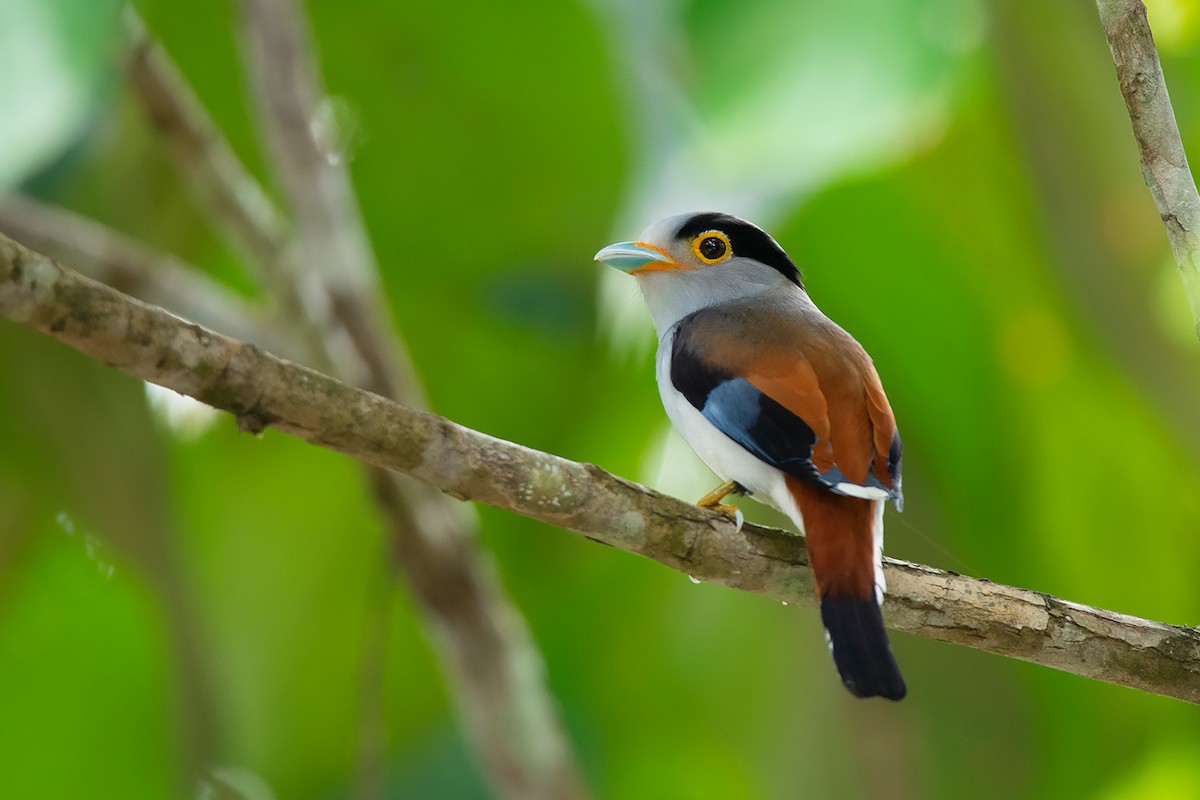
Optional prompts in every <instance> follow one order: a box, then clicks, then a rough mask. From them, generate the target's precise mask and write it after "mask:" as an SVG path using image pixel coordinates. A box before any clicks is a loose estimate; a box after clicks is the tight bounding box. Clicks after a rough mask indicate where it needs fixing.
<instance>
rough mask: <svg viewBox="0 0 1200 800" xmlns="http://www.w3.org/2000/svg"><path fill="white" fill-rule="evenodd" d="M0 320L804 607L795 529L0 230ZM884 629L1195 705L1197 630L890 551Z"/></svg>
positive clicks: (443, 484)
mask: <svg viewBox="0 0 1200 800" xmlns="http://www.w3.org/2000/svg"><path fill="white" fill-rule="evenodd" d="M0 315H3V316H5V317H7V318H9V319H11V320H13V321H15V322H18V323H21V324H24V325H28V326H30V327H32V328H34V329H36V330H39V331H41V332H43V333H46V334H49V335H51V336H53V337H55V338H57V339H59V340H60V341H62V342H64V343H66V344H68V345H70V346H72V347H74V348H76V349H77V350H79V351H80V352H83V353H86V354H88V355H91V356H93V357H95V358H99V359H102V360H103V361H105V362H106V363H109V364H112V365H113V366H116V367H117V368H119V369H121V370H122V371H124V372H126V373H128V374H130V375H133V376H134V377H138V378H141V379H143V380H147V381H150V382H153V383H157V384H159V385H162V386H166V387H167V388H170V389H174V390H175V391H179V392H183V393H187V394H189V395H191V396H192V397H195V398H196V399H198V400H201V401H202V402H205V403H209V404H211V405H214V406H215V407H217V408H220V409H222V410H224V411H229V412H230V413H233V414H235V415H237V416H238V419H239V424H241V425H242V426H243V427H246V426H247V423H246V420H250V423H249V425H250V427H252V428H254V429H258V430H261V429H262V427H263V426H265V425H270V426H271V427H275V428H278V429H279V430H282V431H285V432H287V433H290V434H292V435H294V436H298V437H299V438H301V439H304V440H305V441H308V442H310V443H313V444H318V445H321V446H322V447H328V448H331V449H333V450H336V451H338V452H341V453H344V454H346V455H349V456H351V457H354V458H357V459H359V460H362V461H365V462H366V463H369V464H372V465H374V466H375V467H376V468H387V469H393V470H397V471H399V472H403V473H406V474H409V475H412V476H413V477H416V478H418V479H420V480H421V481H423V482H425V483H426V484H428V485H429V486H431V487H433V488H436V489H439V490H441V491H443V492H446V493H448V494H450V495H451V496H453V497H456V498H460V499H465V500H475V501H478V502H483V503H487V504H489V505H493V506H496V507H498V508H504V509H508V510H510V511H515V512H517V513H519V514H523V515H526V516H529V517H533V518H535V519H540V520H542V521H544V522H548V523H550V524H553V525H557V526H560V527H564V528H568V529H570V530H575V531H578V532H580V533H583V534H584V535H586V536H587V537H588V538H590V539H594V540H595V541H599V542H602V543H604V544H608V545H612V546H614V547H617V548H620V549H622V550H626V551H628V552H631V553H637V554H638V555H643V556H646V557H647V558H651V559H654V560H656V561H659V562H661V563H663V564H665V565H667V566H669V567H672V568H674V569H677V570H680V571H681V572H685V573H687V574H688V575H690V576H692V578H693V579H696V580H706V581H713V582H716V583H720V584H722V585H725V586H730V587H733V588H737V589H742V590H744V591H748V592H753V593H756V594H762V595H765V596H767V597H771V598H774V599H776V600H781V601H784V602H788V603H797V604H802V605H812V604H813V586H812V574H811V572H810V570H809V569H808V559H807V553H806V552H805V550H804V540H803V537H801V536H797V535H795V534H792V533H788V532H786V531H779V530H772V529H766V528H759V527H757V526H747V527H745V528H744V529H741V530H738V529H736V528H735V527H734V525H733V523H731V522H730V521H729V520H728V519H727V518H725V517H724V516H723V515H721V514H718V513H715V512H710V511H707V510H704V509H700V508H699V507H696V506H693V505H690V504H687V503H684V502H682V501H679V500H675V499H673V498H670V497H667V496H664V495H660V494H658V493H657V492H654V491H652V490H649V489H646V488H645V487H642V486H639V485H637V484H632V483H629V482H627V481H624V480H622V479H620V478H617V477H615V476H613V475H611V474H609V473H607V472H604V471H603V470H601V469H599V468H598V467H594V466H591V465H585V464H578V463H574V462H571V461H568V460H566V459H562V458H559V457H557V456H553V455H550V454H548V453H543V452H539V451H537V450H532V449H529V448H526V447H523V446H521V445H518V444H512V443H509V442H506V441H503V440H500V439H495V438H493V437H491V436H487V435H485V434H482V433H478V432H476V431H473V430H470V429H468V428H463V427H461V426H459V425H456V424H455V423H453V422H450V421H449V420H446V419H444V418H442V417H438V416H434V415H432V414H429V413H425V412H420V411H416V410H413V409H409V408H406V407H404V406H401V405H397V404H395V403H393V402H391V401H389V400H387V399H385V398H382V397H379V396H378V395H373V394H369V393H366V392H364V391H362V390H359V389H355V388H352V387H350V386H347V385H345V384H342V383H339V382H338V381H336V380H334V379H332V378H329V377H326V376H323V375H320V374H318V373H315V372H312V371H310V370H307V369H305V368H304V367H300V366H297V365H295V364H292V363H291V362H287V361H284V360H282V359H279V358H276V357H274V356H272V355H270V354H268V353H264V352H263V351H261V350H258V349H256V348H253V347H249V346H246V345H244V344H242V343H240V342H238V341H236V340H234V339H229V338H227V337H224V336H221V335H220V334H215V333H210V332H208V331H203V330H200V329H198V328H194V327H189V326H188V325H187V324H186V323H183V322H181V321H179V320H177V319H175V318H174V317H171V316H170V315H169V314H167V313H166V312H163V311H162V310H160V309H157V308H154V307H152V306H146V305H144V304H140V303H138V302H137V301H134V300H132V299H131V298H127V297H125V296H124V295H122V294H120V293H119V292H117V291H115V290H113V289H110V288H108V287H105V286H103V285H101V284H96V283H94V282H91V281H89V280H88V279H86V278H84V277H83V276H80V275H78V274H77V273H73V272H71V271H70V270H68V269H65V268H63V267H61V266H59V265H57V264H54V263H53V262H51V261H50V260H49V259H47V258H45V257H44V256H40V255H38V254H36V253H33V252H31V251H29V250H26V249H24V248H22V247H20V246H19V245H17V244H16V243H14V242H12V241H11V240H9V239H7V237H0ZM885 571H886V574H887V579H888V585H889V592H888V598H889V602H888V603H887V605H886V606H885V609H886V611H885V616H886V617H887V621H888V624H889V625H890V626H892V627H895V628H896V629H898V630H903V631H907V632H910V633H914V634H916V635H919V636H927V637H929V638H934V639H939V640H942V641H949V642H955V643H958V644H963V645H966V646H968V647H974V648H978V649H981V650H986V651H988V652H991V653H996V654H999V655H1005V656H1009V657H1012V658H1019V659H1022V660H1026V661H1031V662H1034V663H1038V664H1043V665H1045V666H1050V667H1054V668H1056V669H1061V670H1065V671H1068V672H1073V673H1075V674H1078V675H1083V676H1086V677H1090V678H1094V679H1096V680H1101V681H1106V682H1109V683H1115V684H1119V685H1122V686H1129V687H1133V688H1137V689H1142V690H1144V691H1149V692H1153V693H1156V694H1162V695H1165V696H1168V697H1174V698H1177V699H1180V700H1185V701H1187V702H1190V703H1196V704H1200V631H1197V630H1194V629H1190V628H1183V627H1177V626H1170V625H1164V624H1161V623H1157V622H1150V621H1147V620H1143V619H1138V618H1136V617H1131V616H1128V615H1124V614H1118V613H1114V612H1111V611H1104V610H1101V609H1096V608H1091V607H1088V606H1084V605H1080V604H1077V603H1071V602H1067V601H1064V600H1059V599H1057V598H1053V597H1050V596H1048V595H1045V594H1041V593H1037V592H1031V591H1027V590H1023V589H1017V588H1013V587H1009V586H1003V585H999V584H994V583H991V582H989V581H985V580H980V579H978V578H971V577H967V576H963V575H957V574H954V573H948V572H943V571H941V570H937V569H933V568H930V567H924V566H920V565H916V564H909V563H906V562H898V561H894V560H890V559H889V560H888V562H887V564H886V567H885Z"/></svg>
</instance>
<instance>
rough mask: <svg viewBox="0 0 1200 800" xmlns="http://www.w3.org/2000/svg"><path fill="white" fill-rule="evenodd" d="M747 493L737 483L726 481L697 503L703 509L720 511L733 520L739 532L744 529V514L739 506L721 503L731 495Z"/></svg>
mask: <svg viewBox="0 0 1200 800" xmlns="http://www.w3.org/2000/svg"><path fill="white" fill-rule="evenodd" d="M744 491H746V490H745V489H744V488H743V487H742V485H741V484H739V483H738V482H737V481H725V482H724V483H722V484H721V485H720V486H718V487H717V488H715V489H713V490H712V491H711V492H709V493H708V494H706V495H704V497H701V498H700V499H699V500H697V501H696V505H698V506H700V507H701V508H711V509H712V510H713V511H720V512H721V513H722V514H724V515H725V516H727V517H729V518H730V519H731V520H733V522H734V524H735V525H737V527H738V530H741V529H742V522H743V521H744V519H743V517H742V512H741V510H740V509H738V507H737V506H729V505H725V504H724V503H722V502H721V501H722V500H724V499H725V498H726V497H727V496H729V495H731V494H741V493H742V492H744Z"/></svg>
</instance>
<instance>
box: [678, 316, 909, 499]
mask: <svg viewBox="0 0 1200 800" xmlns="http://www.w3.org/2000/svg"><path fill="white" fill-rule="evenodd" d="M699 313H704V312H699ZM696 316H697V315H692V316H691V317H688V318H686V319H684V320H683V321H682V322H681V323H680V326H679V329H678V330H677V332H676V335H675V339H674V341H673V343H672V352H671V383H672V385H673V386H674V387H675V389H676V390H678V391H679V392H680V394H682V395H683V396H684V397H685V398H686V399H687V401H688V402H689V403H690V404H691V405H692V406H693V407H694V408H696V410H698V411H699V412H700V413H701V414H702V415H703V416H704V418H705V419H707V420H708V421H709V422H711V423H712V424H713V426H714V427H715V428H716V429H717V430H719V431H721V433H723V434H725V435H726V436H728V437H729V438H730V439H732V440H733V441H734V442H736V443H737V444H739V445H740V446H741V447H743V448H745V449H746V450H747V451H749V452H750V453H751V454H753V455H754V456H755V457H756V458H758V459H760V460H761V461H764V462H766V463H767V464H770V465H771V466H773V467H775V468H776V469H778V470H780V471H782V472H784V473H786V474H788V475H792V476H794V477H796V478H800V479H802V480H805V481H811V482H815V483H819V484H822V485H824V486H825V487H827V488H828V489H830V490H832V491H834V492H837V493H838V494H847V495H851V496H864V495H863V492H864V491H866V492H868V493H869V496H879V497H887V498H891V499H893V500H896V501H897V502H899V501H900V494H899V492H898V491H895V490H893V489H892V488H891V487H890V486H886V485H884V483H882V482H881V481H880V479H879V477H884V479H885V480H887V478H888V472H891V471H892V470H893V469H894V470H895V473H898V471H899V469H898V468H899V436H896V437H895V438H894V441H892V442H889V444H890V445H891V447H890V448H889V449H891V450H892V452H891V453H889V456H892V458H889V459H888V461H889V462H892V463H887V464H886V465H880V466H881V467H883V469H881V470H879V472H882V473H883V476H877V475H876V474H874V471H872V473H870V474H868V475H867V476H866V480H865V481H863V482H862V484H859V483H857V482H854V481H851V480H850V479H848V478H847V477H846V475H845V474H843V472H842V470H841V469H840V468H839V467H838V465H837V464H836V463H834V460H833V457H832V451H831V449H830V448H829V420H828V418H827V416H826V414H825V400H824V397H823V396H821V393H820V389H819V388H817V387H816V385H815V376H814V388H813V390H812V391H811V392H809V393H807V395H806V396H805V398H804V406H803V407H806V408H811V409H813V410H812V413H811V416H812V417H813V419H812V421H811V424H810V422H809V421H808V420H806V419H804V418H803V417H802V416H800V415H798V414H796V413H793V411H791V410H789V409H788V408H787V407H785V406H784V405H783V403H781V402H780V400H783V401H785V402H789V404H790V405H793V406H796V405H797V404H798V402H799V401H798V396H797V395H795V393H794V392H792V393H789V392H787V391H786V390H785V389H784V388H783V386H782V385H781V384H780V385H779V386H778V387H777V388H779V390H780V392H781V395H780V398H779V400H777V399H776V398H775V397H773V396H772V395H771V394H769V392H770V391H771V389H772V387H774V386H776V384H777V382H776V381H773V380H763V379H761V378H759V377H757V376H753V375H752V376H749V377H744V376H742V375H740V374H736V373H735V372H734V371H733V370H732V369H730V368H729V367H726V366H723V365H721V364H718V363H717V362H716V360H715V359H711V358H706V357H705V354H704V352H703V351H702V350H701V348H700V347H698V346H697V343H696V341H695V340H694V337H693V336H692V335H691V333H692V329H693V328H692V326H693V324H694V322H695V319H696ZM803 366H804V367H806V368H807V370H808V372H811V367H810V366H809V365H808V364H807V363H803ZM814 427H815V428H816V430H815V431H814ZM818 434H820V435H818ZM814 448H817V450H818V452H817V453H816V457H815V458H814V452H813V451H814ZM893 458H894V462H893ZM864 471H865V470H864ZM895 473H893V475H895ZM888 483H890V484H892V485H894V486H896V488H897V489H898V488H899V487H898V481H895V480H888Z"/></svg>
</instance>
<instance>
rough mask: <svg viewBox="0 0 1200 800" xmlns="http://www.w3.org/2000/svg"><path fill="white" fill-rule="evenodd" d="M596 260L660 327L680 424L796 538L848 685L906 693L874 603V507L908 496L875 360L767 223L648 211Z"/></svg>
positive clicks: (670, 398) (736, 489)
mask: <svg viewBox="0 0 1200 800" xmlns="http://www.w3.org/2000/svg"><path fill="white" fill-rule="evenodd" d="M595 258H596V260H597V261H599V262H600V263H602V264H605V265H607V266H610V267H615V268H617V269H619V270H621V271H623V272H625V273H627V274H629V275H632V276H633V277H634V278H635V279H636V280H637V283H638V286H639V288H640V289H641V293H642V296H643V298H644V299H645V302H646V306H647V308H648V309H649V311H650V315H651V317H652V318H653V320H654V326H655V329H656V331H657V334H658V353H657V357H656V368H655V372H656V377H657V381H658V388H659V393H660V395H661V397H662V402H663V407H664V408H665V410H666V412H667V416H668V417H669V418H670V420H671V423H672V424H673V425H674V427H675V429H676V430H677V431H678V432H679V433H680V434H681V435H682V436H683V438H684V440H685V441H687V443H688V444H689V445H690V446H691V448H692V449H693V450H694V451H695V452H696V454H697V455H698V456H699V457H700V459H701V460H702V461H703V462H704V463H705V464H706V465H707V466H708V467H709V469H711V470H712V471H713V472H715V473H716V474H717V476H718V477H719V478H720V479H721V480H722V481H723V483H722V484H721V485H720V486H718V487H717V488H716V489H714V490H713V491H711V492H709V493H708V494H706V495H705V496H704V497H703V498H701V499H700V500H699V505H701V506H704V507H706V508H712V509H716V510H718V511H722V512H725V513H726V514H729V515H730V516H733V517H736V518H737V520H738V521H739V524H740V519H741V517H740V512H739V511H738V510H737V508H736V506H733V505H727V504H725V503H724V502H723V501H724V500H725V498H726V497H728V496H729V495H735V496H736V495H748V496H751V497H753V498H755V499H757V500H762V501H765V502H766V503H767V504H769V505H771V506H774V507H775V508H777V509H778V510H780V511H782V512H783V513H784V514H786V515H787V516H788V517H789V518H790V519H791V520H792V521H793V523H794V524H795V525H796V526H797V528H799V530H800V531H801V532H802V533H803V534H804V535H805V541H806V543H807V547H808V552H809V560H810V563H811V565H812V571H813V578H814V583H815V587H816V592H817V595H818V599H819V601H820V609H821V620H822V623H823V625H824V628H825V632H826V639H827V642H828V644H829V647H830V649H831V651H832V653H833V661H834V665H835V666H836V668H837V670H838V673H839V675H840V677H841V680H842V683H843V684H844V685H845V687H846V688H847V689H848V690H849V691H850V693H851V694H853V695H855V696H856V697H864V698H865V697H876V696H878V697H884V698H888V699H890V700H900V699H902V698H903V697H904V696H905V694H906V693H907V688H906V686H905V683H904V678H903V677H902V676H901V674H900V669H899V667H898V666H897V664H896V659H895V657H894V656H893V654H892V648H891V644H890V642H889V641H888V637H887V632H886V630H885V629H884V625H883V616H882V613H881V610H880V606H881V604H882V602H883V593H884V590H885V583H884V576H883V565H882V557H883V556H882V550H883V510H884V505H885V503H887V502H889V501H890V502H892V503H893V504H894V505H895V506H896V508H897V510H902V509H903V502H904V499H903V498H904V496H903V492H902V490H901V477H900V466H901V465H900V462H901V452H902V445H901V442H900V434H899V432H898V430H897V427H896V419H895V415H894V414H893V412H892V408H891V405H890V404H889V402H888V399H887V395H886V394H885V393H884V390H883V385H882V383H881V381H880V378H879V374H878V373H877V372H876V369H875V365H874V363H873V361H872V360H871V357H870V356H869V355H868V354H867V352H866V350H864V349H863V347H862V345H860V344H859V343H858V341H857V340H855V339H854V337H852V336H851V335H850V334H849V333H847V332H846V331H845V330H843V329H842V328H841V327H839V326H838V325H837V324H835V323H834V322H833V321H832V320H830V319H829V317H827V316H825V315H824V314H823V313H822V312H821V310H820V309H818V308H817V306H816V304H815V303H813V301H812V299H811V298H810V297H809V295H808V292H807V291H806V290H805V287H804V282H803V280H802V276H801V273H800V270H799V268H798V267H797V266H796V264H795V263H794V262H793V261H792V259H791V258H789V257H788V255H787V253H786V252H785V251H784V249H783V248H782V247H781V246H780V245H779V243H778V242H776V241H775V239H773V238H772V237H771V236H770V235H769V234H768V233H766V232H765V231H763V230H762V229H761V228H759V227H758V226H756V225H754V224H753V223H750V222H747V221H746V220H743V219H740V218H738V217H735V216H732V215H729V214H724V213H719V212H700V213H690V214H681V215H678V216H673V217H668V218H667V219H663V220H661V221H659V222H656V223H654V224H652V225H650V226H649V227H648V228H646V230H645V231H643V232H642V234H641V236H640V238H639V239H638V240H637V241H632V242H618V243H616V244H612V245H609V246H607V247H605V248H603V249H602V250H600V251H599V252H598V253H597V254H596V256H595Z"/></svg>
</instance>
